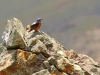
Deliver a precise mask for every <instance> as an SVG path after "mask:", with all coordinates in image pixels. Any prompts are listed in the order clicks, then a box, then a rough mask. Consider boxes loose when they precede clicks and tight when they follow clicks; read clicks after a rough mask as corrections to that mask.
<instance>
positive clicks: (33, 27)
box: [31, 18, 43, 32]
mask: <svg viewBox="0 0 100 75" xmlns="http://www.w3.org/2000/svg"><path fill="white" fill-rule="evenodd" d="M41 20H43V19H42V18H37V19H36V21H35V22H33V23H32V24H31V30H35V32H38V31H39V30H40V28H41V25H42V24H41Z"/></svg>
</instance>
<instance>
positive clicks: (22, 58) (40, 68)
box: [0, 19, 100, 75]
mask: <svg viewBox="0 0 100 75" xmlns="http://www.w3.org/2000/svg"><path fill="white" fill-rule="evenodd" d="M9 25H10V26H12V27H10V28H11V29H10V31H8V34H9V33H10V32H12V33H11V34H9V37H10V38H9V37H8V38H7V39H8V40H6V42H5V41H4V42H3V45H1V46H0V58H1V59H0V75H100V65H99V64H98V63H97V62H95V61H94V60H93V59H92V58H91V57H89V56H87V55H83V54H78V53H77V52H75V51H74V50H66V49H65V48H64V47H63V46H62V45H61V44H60V43H59V42H58V41H56V40H55V39H54V38H52V37H50V36H49V35H47V34H46V33H44V32H41V31H40V32H34V31H33V32H31V33H28V35H27V36H28V37H26V36H25V35H26V32H25V30H24V29H22V30H20V29H18V27H20V26H21V28H23V27H22V23H21V22H20V21H19V20H18V19H12V20H9V23H8V27H9ZM13 25H15V26H13ZM13 27H14V28H13ZM12 28H13V29H12ZM15 33H16V34H15ZM4 36H5V35H4ZM19 37H20V39H19ZM11 38H12V39H11ZM4 40H5V38H4ZM16 40H17V41H16ZM5 44H6V45H5ZM7 45H9V46H10V47H9V50H8V47H7ZM12 45H15V46H16V45H19V48H16V47H15V48H13V47H11V46H12Z"/></svg>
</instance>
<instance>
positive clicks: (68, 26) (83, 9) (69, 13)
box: [0, 0, 100, 62]
mask: <svg viewBox="0 0 100 75" xmlns="http://www.w3.org/2000/svg"><path fill="white" fill-rule="evenodd" d="M12 17H16V18H19V19H20V20H21V21H22V22H23V24H24V26H26V25H27V24H31V23H32V22H33V21H35V19H36V18H37V17H41V18H43V19H44V20H43V26H42V31H44V32H47V33H48V34H50V35H51V36H52V37H54V38H56V39H57V40H59V41H60V42H61V43H62V44H63V45H64V46H65V47H66V48H67V49H70V48H71V49H75V50H77V51H78V52H81V53H85V54H88V55H89V56H91V57H93V58H95V60H97V61H99V62H100V0H0V36H1V35H2V32H3V31H4V27H5V26H6V24H7V20H8V19H11V18H12ZM0 41H1V39H0Z"/></svg>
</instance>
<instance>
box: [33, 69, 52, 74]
mask: <svg viewBox="0 0 100 75" xmlns="http://www.w3.org/2000/svg"><path fill="white" fill-rule="evenodd" d="M32 75H51V74H50V73H49V71H48V70H47V69H44V70H41V71H39V72H36V73H34V74H32Z"/></svg>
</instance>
